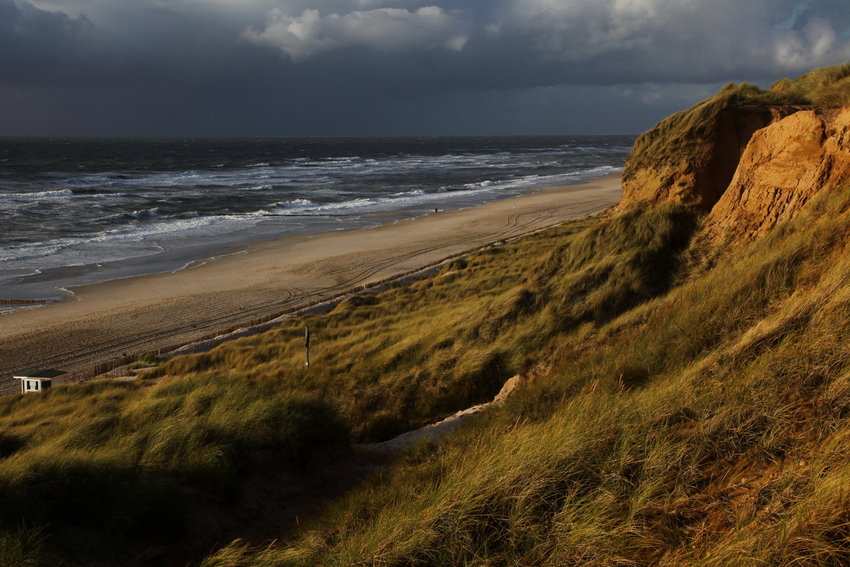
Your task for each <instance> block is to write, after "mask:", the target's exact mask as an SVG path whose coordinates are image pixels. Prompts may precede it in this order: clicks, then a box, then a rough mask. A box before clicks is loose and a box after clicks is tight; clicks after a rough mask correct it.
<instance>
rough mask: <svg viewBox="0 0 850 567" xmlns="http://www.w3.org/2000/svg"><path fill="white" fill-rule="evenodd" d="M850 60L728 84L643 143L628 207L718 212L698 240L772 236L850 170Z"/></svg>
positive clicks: (629, 179) (633, 163)
mask: <svg viewBox="0 0 850 567" xmlns="http://www.w3.org/2000/svg"><path fill="white" fill-rule="evenodd" d="M847 104H850V64H844V65H839V66H836V67H829V68H824V69H816V70H815V71H812V72H811V73H808V74H806V75H803V76H802V77H799V78H797V79H795V80H794V81H789V80H788V79H783V80H782V81H779V82H777V83H775V84H774V85H773V86H772V87H771V88H770V89H768V90H762V89H759V88H758V87H756V86H754V85H750V84H746V83H744V84H741V85H734V84H731V83H730V84H728V85H726V86H725V87H724V88H723V89H722V90H721V91H720V92H719V93H718V94H717V95H715V96H714V97H712V98H710V99H708V100H706V101H703V102H701V103H699V104H697V105H695V106H693V107H692V108H690V109H688V110H686V111H683V112H680V113H678V114H674V115H673V116H670V117H669V118H667V119H666V120H664V121H662V122H661V123H660V124H658V125H657V126H656V127H655V128H653V129H652V130H650V131H649V132H646V133H645V134H643V135H642V136H640V137H639V138H638V139H637V141H636V142H635V145H634V148H633V150H632V153H631V154H630V156H629V158H628V160H627V163H626V168H625V171H624V172H623V192H624V193H623V199H622V201H621V203H620V209H621V210H624V209H629V208H634V207H645V206H655V205H660V204H663V203H678V204H683V205H685V206H687V207H689V208H691V209H693V210H695V211H700V212H704V213H708V218H707V219H706V222H705V225H704V228H703V230H702V231H701V234H700V235H699V236H698V238H697V241H700V242H712V243H716V242H720V241H722V242H728V241H730V240H735V239H738V238H744V237H753V236H759V235H761V234H764V233H765V232H766V231H768V230H769V229H770V228H771V227H773V226H774V225H775V224H776V223H777V222H780V221H782V220H786V219H789V218H791V217H793V216H794V214H795V213H796V212H797V211H799V210H800V208H802V206H803V205H805V203H806V202H808V200H809V199H810V198H811V197H812V196H813V195H814V194H816V193H817V192H818V191H820V190H821V189H823V188H824V187H826V186H829V185H834V184H839V183H844V182H846V181H847V180H848V177H850V154H848V150H850V146H849V145H848V144H850V140H848V134H847V132H848V128H850V111H848V110H843V108H844V107H845V105H847Z"/></svg>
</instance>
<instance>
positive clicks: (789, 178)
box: [697, 108, 850, 244]
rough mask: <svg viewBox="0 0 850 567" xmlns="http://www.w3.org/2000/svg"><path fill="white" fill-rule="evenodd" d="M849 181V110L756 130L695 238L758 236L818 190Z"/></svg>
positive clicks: (814, 113) (804, 115)
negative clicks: (726, 185)
mask: <svg viewBox="0 0 850 567" xmlns="http://www.w3.org/2000/svg"><path fill="white" fill-rule="evenodd" d="M848 181H850V108H844V109H833V110H817V109H812V110H801V111H799V112H795V113H794V114H792V115H790V116H787V117H785V118H783V119H781V120H778V121H775V122H774V123H772V124H770V125H768V126H766V127H764V128H762V129H759V130H757V131H756V132H755V133H754V134H753V135H752V139H751V140H750V142H749V144H747V146H746V149H745V150H744V152H743V154H742V156H741V159H740V161H739V163H738V165H737V168H736V170H735V173H734V175H733V176H732V178H731V181H730V182H729V184H728V187H727V188H726V189H725V191H723V192H722V194H721V195H720V196H719V199H718V200H717V202H716V204H715V205H714V206H713V207H712V208H711V212H710V213H709V215H708V218H707V219H706V222H705V225H704V228H703V230H702V231H701V234H700V235H699V236H698V238H697V240H699V241H703V242H710V243H713V244H719V243H727V242H733V241H739V240H742V239H751V238H754V237H758V236H761V235H763V234H765V233H766V232H768V231H769V230H770V229H771V228H773V227H774V226H775V225H776V224H777V223H778V222H781V221H784V220H788V219H790V218H792V217H793V216H794V215H795V214H796V213H797V212H798V211H799V210H800V209H801V208H803V206H805V204H806V203H807V202H808V201H809V200H810V199H811V198H812V197H813V196H814V195H816V194H817V193H818V192H819V191H821V190H822V189H824V188H826V187H829V186H832V185H838V184H842V183H847V182H848Z"/></svg>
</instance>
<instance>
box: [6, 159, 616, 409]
mask: <svg viewBox="0 0 850 567" xmlns="http://www.w3.org/2000/svg"><path fill="white" fill-rule="evenodd" d="M621 195H622V189H621V186H620V177H619V176H610V177H606V178H603V179H600V180H596V181H592V182H589V183H585V184H582V185H575V186H570V187H559V188H552V189H547V190H545V191H542V192H540V193H537V194H534V195H525V196H522V197H516V198H513V199H505V200H502V201H496V202H494V203H491V204H488V205H484V206H481V207H475V208H471V209H464V210H460V211H449V212H441V213H439V214H433V215H427V216H424V217H420V218H418V219H412V220H405V221H399V222H395V223H387V224H385V225H382V226H380V227H377V228H372V229H365V230H355V231H341V232H334V233H325V234H318V235H311V236H293V237H284V238H280V239H277V240H272V241H269V242H264V243H260V244H255V245H250V246H246V247H243V248H241V249H236V250H233V251H231V253H230V254H229V255H227V256H223V257H219V258H217V259H214V260H209V261H204V262H197V263H196V264H194V265H193V266H192V267H190V268H188V269H185V270H180V271H177V272H168V273H164V274H155V275H150V276H141V277H135V278H128V279H124V280H116V281H112V282H106V283H101V284H95V285H90V286H84V287H80V288H76V289H74V290H73V291H74V293H75V294H76V296H75V297H72V298H70V299H69V300H68V301H65V302H63V303H60V304H56V305H51V306H49V307H44V308H39V309H32V310H28V311H20V312H17V313H12V314H8V315H0V393H8V392H10V391H15V389H16V388H17V381H15V380H12V379H11V376H12V374H13V372H16V371H20V370H25V369H31V368H36V367H54V368H61V369H63V370H68V371H70V372H82V371H84V370H87V369H90V368H92V367H94V366H95V365H97V364H100V363H105V362H109V361H113V360H117V359H120V358H122V357H123V356H125V355H133V354H138V353H142V352H146V351H150V350H154V349H157V348H161V347H166V346H171V345H175V344H177V343H183V342H190V341H193V340H196V339H198V338H200V337H203V336H205V335H209V334H211V333H214V332H218V331H223V330H225V329H228V328H233V327H235V326H237V325H239V324H241V323H245V322H248V321H251V320H255V319H257V318H260V317H264V316H268V315H272V314H276V313H280V312H282V311H284V310H286V309H289V308H293V307H299V306H301V305H306V304H308V303H310V302H313V301H315V300H317V299H320V298H329V297H333V296H336V295H338V294H340V293H342V292H344V291H347V290H349V289H351V288H352V287H355V286H358V285H363V284H368V283H370V282H375V281H379V280H382V279H385V278H388V277H390V276H393V275H395V274H402V273H405V272H408V271H411V270H413V269H416V268H419V267H423V266H427V265H430V264H433V263H436V262H439V261H440V260H442V259H445V258H447V257H450V256H452V255H455V254H459V253H463V252H468V251H471V250H474V249H476V248H479V247H481V246H485V245H487V244H490V243H493V242H496V241H499V240H501V239H505V238H511V237H513V236H517V235H520V234H524V233H527V232H530V231H534V230H538V229H541V228H545V227H547V226H552V225H555V224H557V223H560V222H562V221H564V220H567V219H571V218H577V217H581V216H585V215H587V214H591V213H594V212H597V211H600V210H602V209H604V208H606V207H608V206H610V205H612V204H614V203H616V202H617V201H619V199H620V196H621Z"/></svg>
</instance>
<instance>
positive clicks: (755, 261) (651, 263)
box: [0, 65, 850, 567]
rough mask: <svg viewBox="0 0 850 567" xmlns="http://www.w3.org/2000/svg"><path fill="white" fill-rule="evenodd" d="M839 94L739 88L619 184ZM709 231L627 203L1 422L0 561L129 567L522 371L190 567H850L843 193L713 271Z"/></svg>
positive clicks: (678, 126) (819, 89) (688, 215)
mask: <svg viewBox="0 0 850 567" xmlns="http://www.w3.org/2000/svg"><path fill="white" fill-rule="evenodd" d="M848 77H850V66H848V65H844V66H840V67H837V68H831V69H826V70H817V71H815V72H813V73H810V74H809V75H806V76H804V77H801V78H800V79H797V80H795V81H793V82H792V81H783V82H780V83H777V84H776V85H774V86H773V87H772V88H771V89H770V90H768V91H762V90H760V89H757V88H756V87H753V86H750V85H741V86H729V87H727V88H725V89H724V90H723V91H721V93H720V94H718V96H717V97H715V98H714V99H712V100H710V101H707V102H706V103H703V104H702V105H697V106H695V107H694V108H692V109H691V110H690V111H687V112H685V113H683V114H681V115H677V116H676V117H673V118H671V119H668V121H665V122H663V123H662V124H660V125H659V126H658V127H657V128H656V129H655V130H653V132H654V134H653V133H650V134H647V135H645V136H643V137H642V138H641V139H639V140H638V143H637V144H636V147H635V150H634V152H633V154H632V157H631V158H630V165H629V167H630V168H632V169H630V170H627V172H626V177H628V175H629V171H632V170H633V168H635V167H638V166H639V165H640V167H644V166H645V164H646V163H647V161H649V160H650V157H652V159H654V160H656V161H657V162H658V163H666V164H667V165H668V166H670V167H672V166H674V165H676V164H681V163H686V162H687V161H688V160H689V159H690V157H689V156H691V155H696V152H697V150H696V149H694V148H696V147H697V146H693V147H692V146H689V145H688V144H690V143H691V142H692V141H693V140H697V142H698V141H699V140H703V141H704V140H706V139H708V138H706V136H705V132H707V131H709V130H710V129H711V126H710V125H711V123H712V122H711V117H712V116H713V117H714V119H717V116H718V114H717V112H719V110H717V109H718V108H721V107H722V108H728V107H729V106H730V105H733V103H734V105H741V104H749V103H750V102H752V103H753V104H758V105H763V104H789V103H793V104H798V105H800V104H821V105H834V104H844V103H845V102H847V101H848V100H850V99H848V98H847V97H846V93H848V92H850V84H848ZM706 128H708V130H705V129H706ZM700 132H702V133H700ZM700 136H702V137H700ZM676 139H679V140H681V141H680V142H677V141H675V140H676ZM697 142H694V143H697ZM699 143H702V142H699ZM688 148H690V149H688ZM688 152H692V153H688ZM665 160H667V161H665ZM682 160H684V161H682ZM641 164H643V165H641ZM695 167H696V166H695ZM700 167H701V166H700ZM703 211H704V208H702V207H701V206H697V205H694V204H692V203H688V202H677V201H676V200H675V199H671V200H670V201H669V202H663V203H654V204H652V205H651V206H648V205H646V204H643V205H641V206H637V205H636V206H621V207H620V208H619V209H618V210H612V211H609V212H608V213H606V214H603V215H600V216H597V217H589V218H585V219H580V220H576V221H573V222H569V223H565V224H563V225H561V226H558V227H554V228H551V229H548V230H545V231H542V232H539V233H536V234H533V235H529V236H526V237H523V238H520V239H517V240H513V241H509V242H504V243H499V244H497V245H493V246H490V247H487V248H484V249H482V250H480V251H478V252H476V253H473V254H470V255H469V256H466V257H464V258H459V259H455V260H453V261H451V262H448V263H446V264H445V265H443V266H442V268H441V269H440V271H439V273H438V274H436V275H432V276H429V277H423V278H421V279H419V280H418V281H415V282H412V283H406V284H403V285H402V284H399V285H393V286H388V288H387V289H385V290H383V291H380V292H376V293H366V294H361V295H356V296H352V297H350V298H348V299H346V300H344V301H342V302H340V303H339V304H338V305H336V306H335V308H334V309H333V310H331V311H330V312H329V313H327V314H324V315H301V316H299V317H297V318H293V319H291V320H289V321H286V322H284V323H283V324H282V325H281V326H280V327H279V328H276V329H274V330H271V331H268V332H265V333H262V334H259V335H256V336H253V337H247V338H242V339H239V340H236V341H231V342H227V343H224V344H222V345H220V346H219V347H217V348H215V349H213V350H211V351H209V352H206V353H201V354H193V355H187V356H179V357H174V358H171V359H170V360H167V361H165V362H163V363H161V364H157V362H158V361H156V360H155V359H154V358H153V357H146V358H145V360H143V361H141V362H143V363H144V365H154V366H152V367H151V368H150V369H147V370H144V371H143V372H142V373H141V374H140V375H139V376H138V377H137V378H136V379H134V380H131V381H124V382H116V381H99V382H92V383H88V384H83V385H78V386H73V387H59V388H55V389H52V390H50V391H48V392H45V393H43V394H41V395H38V396H33V395H30V396H24V395H17V396H12V397H8V398H3V399H0V502H2V504H3V505H2V506H0V526H2V529H0V566H4V565H27V564H33V565H40V564H49V563H47V562H49V561H53V563H56V561H55V559H57V558H63V559H67V558H69V557H70V558H71V560H70V561H79V562H85V561H95V560H98V561H112V562H113V563H121V562H126V561H128V560H129V559H131V558H132V557H133V556H135V555H138V553H139V552H140V551H141V550H144V549H145V548H147V547H149V546H154V545H162V544H168V543H172V544H173V543H175V542H179V541H180V540H181V539H182V538H185V537H186V534H187V533H190V532H192V533H194V532H193V528H192V522H193V521H195V520H194V519H193V518H195V517H196V514H195V513H194V511H195V510H197V509H199V508H203V509H205V510H209V509H213V508H214V509H216V510H218V511H219V513H222V512H223V513H226V512H227V510H228V509H229V508H228V507H229V506H232V504H233V502H234V501H235V500H236V498H237V496H238V494H239V493H240V491H241V490H243V488H244V487H245V485H246V483H247V482H248V479H249V478H251V477H252V475H253V474H255V473H256V472H257V471H267V470H270V468H275V469H282V470H286V471H288V472H289V473H290V474H291V475H292V476H293V478H303V477H310V476H311V475H312V474H313V471H314V470H315V469H316V468H317V467H319V466H320V465H323V464H326V463H328V462H335V461H342V460H355V461H356V460H358V459H367V460H368V459H370V458H371V459H374V458H375V457H374V456H373V455H372V456H370V455H369V454H368V450H366V449H364V448H363V447H360V446H358V444H359V443H361V442H369V441H381V440H385V439H388V438H390V437H392V436H394V435H396V434H398V433H400V432H404V431H408V430H410V429H413V428H416V427H418V426H420V425H423V424H426V423H430V422H433V421H436V420H438V419H441V418H443V417H445V416H447V415H450V414H451V413H453V412H455V411H457V410H459V409H463V408H465V407H468V406H470V405H472V404H476V403H480V402H483V401H486V400H489V399H491V398H492V397H493V395H494V394H496V393H497V392H498V391H499V389H500V388H501V386H502V384H503V383H504V382H505V380H506V379H508V378H510V377H511V376H514V375H517V374H518V375H520V376H521V377H522V378H523V386H522V387H521V388H520V389H518V390H517V391H516V392H514V393H513V395H511V396H510V397H509V398H508V399H507V401H506V402H505V403H504V404H502V405H500V406H493V407H491V408H489V409H488V410H486V411H485V412H482V413H481V414H480V415H479V416H478V417H477V418H475V419H470V420H469V421H467V422H466V424H465V425H464V426H463V427H462V428H461V429H459V430H458V431H456V432H455V434H453V435H452V436H450V437H448V438H446V439H445V440H443V441H441V442H440V443H438V444H431V443H428V442H422V443H420V444H419V445H417V446H415V447H413V448H412V449H410V450H408V451H406V452H404V453H402V454H400V455H397V456H395V457H394V458H387V459H384V458H383V457H381V459H379V462H378V464H377V467H378V469H379V471H378V473H377V474H373V475H369V476H364V477H362V478H360V479H359V481H358V482H352V483H351V486H348V487H347V489H346V491H345V494H344V495H341V496H338V497H334V498H329V499H328V500H327V501H326V502H325V504H326V505H325V506H324V507H323V509H322V510H321V511H320V512H318V513H316V514H313V515H312V516H311V517H310V518H306V519H304V518H302V519H301V520H300V521H299V522H298V525H297V527H296V528H295V529H289V530H288V531H285V532H283V531H282V532H280V533H279V534H277V537H278V539H277V541H275V542H273V543H271V544H261V545H251V544H249V543H246V542H245V541H235V542H234V543H232V544H230V545H224V546H223V547H221V548H220V549H218V550H216V551H215V552H214V553H212V554H210V555H209V556H208V557H206V558H205V559H203V558H202V557H197V558H196V559H198V560H199V561H202V562H201V565H203V566H204V567H249V566H250V567H267V566H282V565H286V566H290V565H291V566H313V565H386V566H392V565H422V566H431V565H480V566H484V565H662V564H663V565H706V566H709V565H731V564H734V565H763V564H770V565H774V564H775V565H842V564H846V563H847V562H850V528H848V526H850V512H848V511H850V492H848V490H847V486H848V479H850V462H848V460H847V453H848V451H849V450H850V445H848V439H850V420H848V418H850V346H848V344H850V343H848V339H850V331H848V329H850V325H848V322H850V247H848V245H847V242H848V237H850V187H847V186H844V185H834V186H829V187H827V188H825V189H823V190H821V191H820V192H819V193H817V194H816V195H815V196H814V197H813V198H812V199H811V201H809V202H808V203H807V204H806V205H805V206H804V207H803V208H802V209H801V210H800V211H799V214H796V215H795V216H794V217H793V218H792V219H791V220H788V221H784V222H781V223H779V224H777V225H776V226H774V227H773V229H772V230H770V231H769V232H768V233H767V234H766V235H765V236H763V237H760V238H753V239H741V240H739V241H736V243H735V244H734V246H732V245H730V246H728V247H726V248H724V249H723V250H721V251H717V250H715V251H713V253H712V254H711V257H712V258H713V261H712V262H711V263H705V262H701V261H699V258H700V257H702V255H704V254H705V247H707V246H710V245H711V243H710V242H709V243H706V242H702V241H700V236H699V235H700V229H701V227H702V225H703V223H704V220H705V217H704V212H703ZM305 326H308V327H309V328H310V330H311V337H312V340H311V351H310V365H309V367H308V366H306V365H305V360H304V339H303V332H304V327H305ZM144 365H139V366H140V367H141V366H144ZM357 480H358V479H355V481H357ZM222 543H225V544H226V543H227V542H222ZM253 543H255V544H257V543H260V542H253ZM206 551H208V550H206ZM206 551H205V553H206Z"/></svg>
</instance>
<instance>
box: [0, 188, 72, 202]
mask: <svg viewBox="0 0 850 567" xmlns="http://www.w3.org/2000/svg"><path fill="white" fill-rule="evenodd" d="M73 196H74V192H73V191H72V190H71V189H57V190H55V191H31V192H21V193H0V199H4V200H5V199H14V200H19V201H25V200H33V201H35V200H43V199H57V198H61V197H73Z"/></svg>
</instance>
